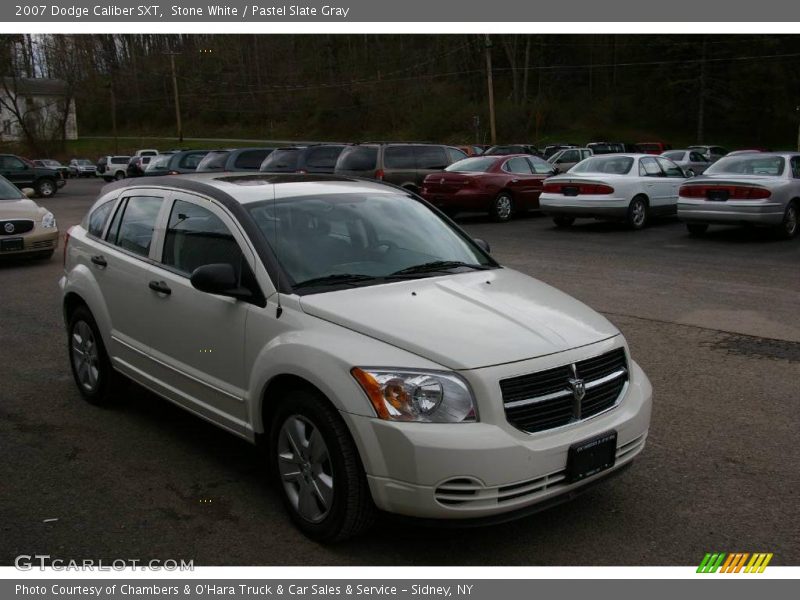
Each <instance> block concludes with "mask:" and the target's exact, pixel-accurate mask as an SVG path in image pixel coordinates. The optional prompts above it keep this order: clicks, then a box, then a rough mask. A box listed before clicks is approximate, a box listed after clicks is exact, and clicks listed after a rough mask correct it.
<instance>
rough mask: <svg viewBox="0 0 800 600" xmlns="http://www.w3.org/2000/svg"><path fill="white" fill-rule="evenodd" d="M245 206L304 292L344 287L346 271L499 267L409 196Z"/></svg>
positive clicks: (383, 275) (361, 275)
mask: <svg viewBox="0 0 800 600" xmlns="http://www.w3.org/2000/svg"><path fill="white" fill-rule="evenodd" d="M247 208H248V210H249V211H250V214H251V216H252V217H253V219H254V220H255V222H256V223H257V224H258V227H259V228H260V229H261V232H262V233H263V234H264V237H265V238H266V239H267V241H268V242H269V244H270V246H271V247H272V249H273V251H274V252H275V254H276V256H277V257H278V261H279V262H280V263H281V265H282V267H283V268H284V270H285V271H286V273H287V274H288V275H289V277H290V278H291V280H292V281H293V283H294V284H296V286H295V287H296V288H297V289H298V291H299V289H300V288H304V284H305V288H304V289H305V290H307V291H306V292H305V293H307V292H308V291H315V292H316V291H326V289H325V288H326V287H334V288H335V287H339V288H340V289H341V285H342V282H344V281H346V280H347V278H348V277H347V276H355V277H351V278H350V279H353V280H356V281H357V283H356V281H347V283H346V285H348V286H349V285H356V284H357V285H370V284H372V283H383V282H385V281H387V278H389V280H394V279H395V278H397V279H402V278H409V277H420V276H432V275H442V274H443V272H448V273H449V272H458V271H460V270H473V269H475V268H489V267H494V266H496V264H495V263H494V262H493V261H492V260H491V259H490V258H489V257H488V256H486V255H485V254H484V253H483V252H481V251H480V250H479V249H478V248H477V247H476V246H475V245H474V244H473V243H471V241H469V240H468V238H467V237H466V236H465V235H464V234H462V233H460V232H458V231H457V230H456V229H454V228H453V227H451V226H450V225H448V224H447V223H446V222H445V221H443V220H442V219H441V218H439V217H438V216H437V215H436V214H435V213H434V212H433V211H431V210H430V209H429V208H428V207H427V206H426V205H425V204H423V203H422V202H419V201H417V200H414V199H413V198H411V197H410V196H406V195H400V194H394V193H392V194H387V193H359V194H322V195H319V196H303V197H296V198H288V199H283V200H278V201H277V202H272V201H265V202H259V203H257V204H255V205H251V206H248V207H247ZM404 270H410V271H411V272H409V273H400V271H404ZM317 280H319V282H317ZM298 284H299V285H298ZM309 286H310V287H309ZM320 288H321V289H320Z"/></svg>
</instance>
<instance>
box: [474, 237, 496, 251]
mask: <svg viewBox="0 0 800 600" xmlns="http://www.w3.org/2000/svg"><path fill="white" fill-rule="evenodd" d="M472 241H473V242H475V243H476V244H478V246H479V247H480V249H481V250H483V251H484V252H486V254H490V253H491V252H492V248H491V247H490V246H489V242H487V241H486V240H482V239H480V238H473V240H472Z"/></svg>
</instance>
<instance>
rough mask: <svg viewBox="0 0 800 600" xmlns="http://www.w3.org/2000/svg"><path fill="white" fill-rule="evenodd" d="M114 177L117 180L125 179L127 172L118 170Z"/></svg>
mask: <svg viewBox="0 0 800 600" xmlns="http://www.w3.org/2000/svg"><path fill="white" fill-rule="evenodd" d="M114 179H116V180H117V181H119V180H121V179H125V173H123V172H122V171H117V172H116V173H114Z"/></svg>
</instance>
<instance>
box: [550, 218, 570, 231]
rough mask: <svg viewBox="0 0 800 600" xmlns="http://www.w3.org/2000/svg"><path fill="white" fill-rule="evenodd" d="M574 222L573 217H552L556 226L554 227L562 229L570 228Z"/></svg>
mask: <svg viewBox="0 0 800 600" xmlns="http://www.w3.org/2000/svg"><path fill="white" fill-rule="evenodd" d="M574 222H575V217H553V223H555V224H556V227H559V228H561V229H564V228H566V227H572V224H573V223H574Z"/></svg>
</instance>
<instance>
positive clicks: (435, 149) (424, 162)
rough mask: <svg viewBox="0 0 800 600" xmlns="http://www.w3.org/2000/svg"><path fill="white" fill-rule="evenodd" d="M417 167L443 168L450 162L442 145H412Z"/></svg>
mask: <svg viewBox="0 0 800 600" xmlns="http://www.w3.org/2000/svg"><path fill="white" fill-rule="evenodd" d="M413 148H414V155H415V156H416V158H417V168H418V169H439V170H441V169H444V168H445V167H447V165H449V164H450V161H449V160H447V154H446V153H445V151H444V148H443V147H442V146H414V147H413Z"/></svg>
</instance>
